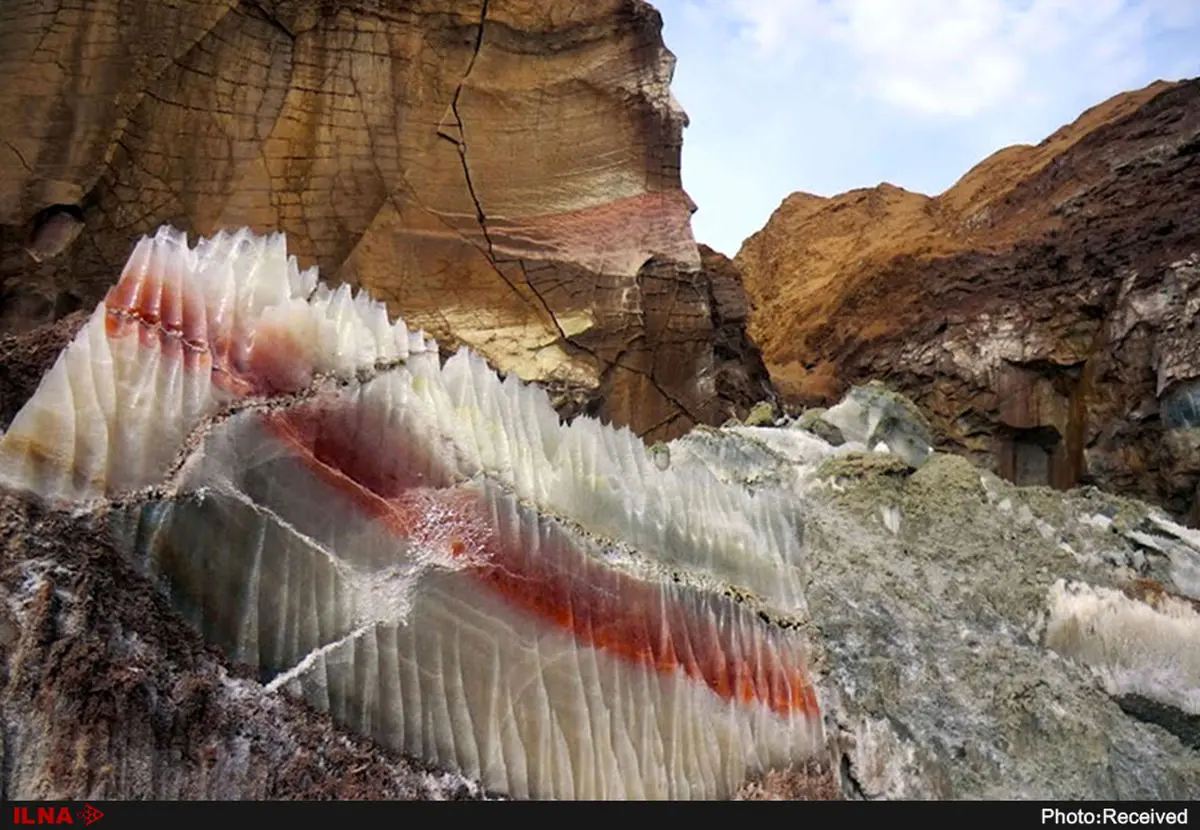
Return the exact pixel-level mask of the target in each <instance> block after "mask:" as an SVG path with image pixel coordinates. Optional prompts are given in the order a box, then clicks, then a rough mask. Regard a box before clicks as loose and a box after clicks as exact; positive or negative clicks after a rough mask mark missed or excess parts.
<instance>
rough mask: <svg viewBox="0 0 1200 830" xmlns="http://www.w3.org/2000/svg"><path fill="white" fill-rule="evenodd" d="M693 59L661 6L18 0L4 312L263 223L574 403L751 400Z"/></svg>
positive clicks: (50, 302)
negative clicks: (713, 233) (169, 233)
mask: <svg viewBox="0 0 1200 830" xmlns="http://www.w3.org/2000/svg"><path fill="white" fill-rule="evenodd" d="M673 66H674V58H673V56H672V55H671V54H670V52H668V51H667V49H666V48H665V47H664V45H663V42H662V39H661V19H660V17H659V15H658V13H657V12H656V11H655V10H654V9H653V8H652V7H651V6H649V5H648V4H646V3H644V2H641V0H602V2H594V3H573V4H564V3H559V2H552V1H551V0H537V2H517V1H516V0H473V2H449V0H422V1H421V2H418V3H406V4H399V5H397V4H389V3H381V2H376V0H361V1H358V2H355V0H338V2H331V3H321V4H314V3H300V2H291V1H290V0H262V2H248V1H247V2H235V1H234V0H187V2H177V3H154V4H147V3H144V2H136V1H135V0H103V2H99V3H93V4H89V5H88V6H87V8H86V10H85V8H84V7H82V6H79V5H72V4H53V3H52V4H45V3H36V2H15V3H6V4H5V5H4V7H3V8H2V9H0V107H2V108H3V109H4V110H5V111H8V112H13V113H18V114H19V115H17V117H13V118H7V119H5V120H4V122H3V124H0V299H2V305H0V332H15V331H19V330H25V329H28V328H31V327H33V326H35V325H37V324H39V323H43V322H49V321H53V320H56V319H59V318H60V317H62V316H64V315H66V314H69V313H71V312H72V311H75V310H78V309H81V308H82V309H88V308H91V307H92V306H93V305H94V304H95V303H96V302H97V301H98V300H99V299H100V298H101V296H102V295H103V293H104V291H105V290H106V289H107V286H108V284H109V281H110V280H111V277H112V274H113V273H115V272H116V271H117V270H119V268H120V266H121V263H122V262H124V260H125V258H126V257H127V256H128V254H129V241H130V239H133V238H136V236H137V235H138V234H140V233H145V232H150V231H152V230H153V229H154V228H156V227H158V226H159V225H161V224H164V223H167V222H170V223H172V224H174V225H176V226H177V227H180V228H182V229H184V230H186V231H189V232H191V233H193V234H198V235H211V234H212V233H214V232H215V231H217V230H218V229H221V228H236V227H241V226H244V225H245V226H250V227H253V228H255V229H257V230H259V231H266V230H280V231H284V232H286V233H287V234H288V237H289V239H290V240H291V244H292V249H293V251H294V252H295V253H297V254H298V255H299V257H300V260H301V262H302V263H303V264H304V265H314V264H315V265H318V266H319V267H320V268H321V272H322V274H323V275H324V276H325V278H326V279H327V280H329V281H331V282H333V283H336V282H345V283H349V284H351V285H355V286H363V287H366V288H368V289H369V290H370V291H371V293H372V295H373V296H375V297H377V298H379V299H381V300H384V301H386V302H387V304H388V306H389V309H390V311H391V313H392V314H393V315H397V314H398V315H402V316H403V317H404V318H405V319H406V320H407V321H408V322H409V324H410V325H412V326H413V327H414V328H423V329H425V330H426V331H427V332H429V333H430V334H431V335H433V336H435V337H437V338H438V340H439V342H441V343H442V344H443V346H444V347H446V348H448V349H453V348H455V347H456V346H458V345H468V346H471V347H472V348H473V349H475V350H476V351H477V352H479V353H480V354H482V355H484V356H485V357H486V358H487V359H488V360H489V362H490V363H491V364H492V365H493V366H494V367H496V368H497V369H498V370H500V371H503V372H514V373H516V374H517V375H519V376H520V377H522V378H524V379H526V380H537V381H540V382H543V383H545V384H547V385H548V386H549V387H551V388H553V389H556V390H557V398H556V402H557V403H558V405H559V407H560V410H561V411H563V412H564V413H565V414H568V415H573V414H577V413H579V412H587V413H589V414H593V415H597V416H599V417H602V418H605V419H606V420H610V421H613V422H615V423H618V424H622V425H629V426H630V427H631V428H632V429H634V430H635V431H636V432H638V433H639V434H641V435H645V436H646V437H648V438H650V439H651V440H659V439H667V438H670V437H673V436H675V435H678V434H680V433H682V432H683V431H685V430H686V429H688V428H689V427H690V426H692V425H693V424H696V423H721V422H722V421H724V420H726V419H727V418H729V417H731V416H733V417H742V416H744V415H745V412H746V411H747V409H748V408H749V407H750V406H752V405H753V404H754V403H755V402H756V401H757V400H759V399H760V398H761V397H762V396H763V394H764V392H763V391H762V390H763V388H764V386H765V387H766V389H767V390H768V392H767V393H765V394H769V390H770V382H769V379H768V378H767V376H766V373H765V371H764V369H763V368H762V366H761V362H760V361H759V359H758V356H757V351H756V350H755V349H754V347H753V346H752V345H751V344H750V343H749V341H748V340H746V339H745V337H744V325H743V324H742V323H741V322H737V323H733V322H730V321H732V320H733V319H734V317H728V316H722V312H721V307H728V306H729V304H728V303H726V302H725V296H726V295H728V294H729V293H730V291H733V292H734V293H736V292H737V291H740V287H737V286H731V285H729V284H727V281H725V280H724V276H723V275H724V274H725V273H729V272H728V270H726V271H723V272H722V274H718V275H715V276H714V275H713V274H711V273H710V271H709V270H707V269H705V268H703V267H702V263H701V255H700V252H699V250H698V249H697V246H696V244H695V241H694V240H693V237H692V234H691V230H690V226H689V217H690V214H691V211H692V207H693V206H692V203H691V201H690V200H689V198H688V197H687V195H686V194H685V193H684V192H683V190H682V189H681V185H680V177H679V156H680V146H681V141H682V129H683V125H684V124H685V122H686V116H685V114H684V113H683V111H682V110H681V109H680V108H679V106H678V105H677V103H676V102H675V101H674V99H673V98H672V97H671V94H670V90H669V82H670V78H671V73H672V71H673ZM84 79H86V83H85V82H84ZM732 273H736V271H734V272H732ZM735 304H736V303H735ZM735 316H736V315H735ZM731 327H732V328H733V329H736V330H737V332H741V335H740V336H735V337H734V338H733V339H734V340H736V341H738V345H737V348H736V349H734V350H733V351H730V350H729V349H728V348H726V347H725V345H723V344H724V343H725V341H728V340H729V339H730V338H729V337H728V334H729V330H730V328H731Z"/></svg>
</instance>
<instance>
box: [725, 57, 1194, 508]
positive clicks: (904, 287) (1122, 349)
mask: <svg viewBox="0 0 1200 830" xmlns="http://www.w3.org/2000/svg"><path fill="white" fill-rule="evenodd" d="M1198 252H1200V81H1187V82H1182V83H1178V84H1167V83H1161V82H1160V83H1156V84H1153V85H1151V86H1149V87H1147V88H1146V89H1143V90H1139V91H1137V92H1131V93H1127V94H1124V95H1119V96H1117V97H1115V98H1113V99H1111V100H1109V101H1107V102H1105V103H1103V104H1101V105H1099V106H1097V107H1095V108H1093V109H1091V110H1089V111H1087V112H1085V113H1084V114H1083V115H1082V116H1080V118H1079V119H1078V120H1077V121H1075V122H1074V123H1072V124H1071V125H1069V126H1067V127H1064V128H1063V129H1061V130H1059V131H1058V132H1056V133H1055V134H1054V135H1052V136H1050V137H1049V138H1047V139H1046V140H1045V141H1043V142H1042V143H1041V144H1039V145H1037V146H1034V147H1031V146H1016V147H1009V148H1007V149H1004V150H1001V151H1000V152H998V153H996V154H995V155H993V156H991V157H990V158H988V159H987V160H985V161H984V162H982V163H981V164H979V165H978V166H977V167H975V168H974V169H973V170H971V171H970V172H969V173H967V175H965V176H964V177H963V178H962V179H961V180H960V181H959V182H958V183H957V184H956V185H955V186H954V187H952V188H951V189H950V190H948V191H946V192H945V193H943V194H941V195H940V196H937V197H928V196H924V195H921V194H917V193H910V192H907V191H905V190H902V189H900V188H897V187H894V186H892V185H888V184H883V185H880V186H879V187H876V188H873V189H867V190H856V191H852V192H850V193H846V194H843V195H841V196H836V197H833V198H822V197H818V196H813V195H809V194H804V193H796V194H793V195H792V196H790V197H788V198H787V199H786V200H785V201H784V202H783V204H782V205H781V206H780V207H779V209H778V210H777V211H776V212H775V214H774V215H773V216H772V218H771V220H770V221H769V222H768V224H767V226H766V227H765V228H764V229H763V230H762V231H760V232H759V233H757V234H755V235H754V236H752V237H751V238H749V239H748V240H747V241H746V243H745V245H744V246H743V248H742V250H741V251H740V252H739V254H738V256H737V257H736V261H737V263H738V264H739V265H740V266H741V268H742V269H743V272H744V274H745V279H746V286H747V290H748V291H749V293H750V294H751V297H752V299H753V301H754V303H755V305H756V307H757V314H756V315H753V316H752V317H751V334H752V336H754V337H755V339H756V340H757V341H758V342H759V343H760V344H761V345H762V348H763V353H764V357H765V359H766V362H767V365H768V367H769V368H770V370H771V372H772V375H773V377H774V379H775V381H776V382H777V384H779V386H780V388H781V392H782V394H783V395H784V396H785V398H786V399H787V400H789V401H791V402H792V403H793V404H801V405H810V404H824V403H828V402H830V401H832V400H835V399H836V398H837V397H838V396H839V395H840V394H841V392H842V391H844V389H845V388H846V387H847V386H848V385H850V384H854V383H857V382H859V381H861V380H862V379H864V378H868V377H873V378H882V379H885V380H887V381H888V382H889V383H890V384H892V385H894V386H896V387H898V388H899V389H901V390H903V391H905V392H907V393H909V394H911V395H912V396H913V397H914V398H915V399H916V400H917V401H918V402H919V403H920V404H921V405H922V406H923V407H924V408H925V409H926V411H927V412H928V413H929V415H930V417H931V419H932V420H933V422H934V427H935V429H936V431H937V432H938V433H939V436H940V441H941V446H942V447H943V448H945V449H949V450H954V451H957V452H962V453H966V454H967V455H969V456H970V457H972V458H974V459H975V460H977V461H979V462H981V463H983V464H985V465H987V466H989V467H991V468H992V469H995V470H997V471H998V472H1000V473H1001V474H1002V475H1004V476H1005V477H1007V478H1009V479H1012V480H1015V481H1017V482H1019V483H1024V484H1051V485H1055V486H1060V487H1065V486H1071V485H1075V484H1079V483H1096V484H1099V485H1102V486H1104V487H1106V488H1111V489H1114V490H1118V491H1120V492H1123V493H1131V494H1137V495H1139V496H1141V497H1144V498H1148V499H1150V500H1152V501H1157V502H1159V503H1161V504H1164V505H1166V506H1167V507H1168V508H1169V509H1170V510H1172V511H1173V512H1174V513H1175V514H1176V515H1186V514H1188V513H1189V511H1190V512H1192V515H1193V518H1196V517H1197V513H1196V503H1195V499H1194V494H1195V491H1196V484H1197V481H1198V480H1200V452H1198V451H1197V450H1198V448H1200V432H1197V430H1196V426H1197V425H1198V424H1200V418H1198V417H1197V408H1196V406H1195V403H1194V398H1195V381H1196V379H1197V378H1198V377H1200V364H1198V363H1197V362H1196V360H1195V355H1196V354H1197V350H1198V349H1200V335H1198V334H1197V333H1196V331H1195V329H1194V328H1193V325H1192V323H1193V318H1194V317H1195V314H1196V310H1197V308H1198V306H1197V299H1196V298H1197V293H1196V292H1197V290H1198V288H1200V285H1197V280H1198V279H1200V269H1198V264H1197V261H1196V260H1195V259H1190V258H1191V257H1193V255H1195V254H1197V253H1198Z"/></svg>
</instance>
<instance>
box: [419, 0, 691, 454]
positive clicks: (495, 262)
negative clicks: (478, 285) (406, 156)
mask: <svg viewBox="0 0 1200 830" xmlns="http://www.w3.org/2000/svg"><path fill="white" fill-rule="evenodd" d="M488 2H489V0H484V1H483V6H482V8H481V9H480V16H479V31H478V33H477V34H476V36H475V46H474V52H473V53H472V55H471V59H470V61H469V62H468V63H467V69H466V71H465V72H464V73H463V76H462V79H461V80H459V82H458V86H457V87H456V88H455V90H454V97H453V98H452V99H451V101H450V111H451V112H452V113H453V114H454V122H455V127H456V128H457V131H458V135H457V136H451V135H447V134H446V133H444V132H439V133H438V136H439V137H440V138H443V139H445V140H447V141H450V142H451V143H453V144H454V145H455V146H456V148H457V149H458V155H459V159H460V161H461V163H462V170H463V179H464V181H465V183H466V186H467V193H468V194H469V195H470V197H471V202H472V203H473V205H474V207H475V220H476V222H477V223H478V224H479V230H480V233H481V234H482V235H483V240H484V247H485V248H486V250H485V251H484V253H485V255H486V256H487V259H488V262H489V264H490V265H491V267H492V269H493V270H494V271H495V272H496V273H497V274H498V275H499V276H500V278H501V279H502V280H504V282H505V284H506V285H508V287H509V288H510V289H512V291H513V292H514V293H515V294H516V295H517V296H518V297H521V298H522V299H523V300H524V301H525V302H526V303H529V304H530V305H531V306H534V307H536V310H538V311H540V312H541V313H543V314H544V315H545V317H546V318H547V320H548V321H549V323H550V324H551V325H552V326H553V327H554V331H555V333H556V334H557V335H558V338H559V340H560V341H561V342H562V343H564V344H566V345H567V346H570V347H571V348H574V349H578V350H579V351H581V352H583V353H584V354H586V355H588V356H589V357H591V358H592V359H593V360H594V361H596V362H597V363H598V364H600V365H602V366H604V365H607V366H608V369H606V370H605V371H606V372H608V371H609V370H611V369H612V368H621V369H624V370H626V371H628V372H632V373H634V374H637V375H641V376H642V377H644V378H646V380H648V381H649V382H650V385H651V386H653V387H654V389H655V391H657V392H658V394H660V395H661V396H662V397H663V399H664V400H666V401H667V402H669V403H670V404H671V405H672V406H674V407H675V408H676V409H678V410H679V411H678V413H674V414H672V415H670V416H668V417H667V418H666V419H665V420H664V421H663V422H662V423H671V422H673V421H674V420H676V419H677V418H678V417H680V416H683V417H687V418H688V419H690V420H691V421H693V422H695V423H700V422H702V420H703V419H701V418H698V417H697V416H696V415H695V414H694V413H692V412H691V411H690V410H689V409H688V408H687V406H685V405H684V404H683V402H682V401H680V400H679V399H678V398H676V397H675V396H673V395H672V394H671V393H670V392H668V391H667V390H666V389H664V388H663V386H662V385H661V384H660V383H659V382H658V381H657V380H655V379H654V377H653V376H652V375H651V374H650V373H649V372H647V371H644V370H642V369H638V368H636V367H633V366H629V365H626V364H622V363H620V362H619V360H618V361H608V360H605V359H604V358H602V357H601V356H600V355H599V354H597V353H596V351H595V350H594V349H591V348H589V347H588V346H586V345H584V344H583V343H580V342H579V341H578V340H576V339H575V338H573V337H571V336H570V335H569V334H567V332H566V330H564V329H563V327H562V324H561V323H560V322H559V320H558V317H557V316H556V315H555V313H554V311H553V309H551V307H550V303H549V302H548V301H547V300H546V298H545V297H544V296H543V295H542V293H541V292H540V291H539V290H538V289H537V287H536V286H535V285H534V284H533V281H532V280H531V279H530V278H529V272H528V270H527V268H526V265H525V262H524V260H521V259H513V260H509V259H501V258H500V257H499V256H498V255H497V254H496V247H495V243H494V241H493V239H492V234H491V230H490V228H489V226H488V217H487V212H486V211H485V210H484V208H483V202H482V200H481V199H480V198H479V192H478V191H477V190H476V188H475V182H474V179H473V178H472V176H471V165H470V161H469V157H468V152H469V151H468V142H467V131H466V125H465V122H464V121H463V117H462V112H461V110H460V109H459V103H460V99H461V97H462V92H463V88H464V86H465V85H466V82H467V79H468V78H470V76H471V72H472V71H473V70H474V68H475V62H476V60H477V59H478V57H479V53H480V52H481V51H482V49H483V37H484V30H485V26H486V24H487V13H488ZM510 263H513V264H516V266H517V267H518V268H520V269H521V276H522V277H523V278H524V281H525V286H526V287H527V288H528V289H529V293H530V294H532V295H533V297H534V299H535V300H536V304H535V303H531V302H530V301H529V298H528V296H526V294H525V292H523V291H521V290H520V288H519V287H518V286H517V285H516V284H515V283H514V282H513V281H512V280H511V279H510V278H509V276H508V275H507V274H506V273H504V269H503V268H502V267H501V266H502V265H504V264H510ZM601 391H603V390H601ZM661 426H662V424H661V423H660V424H656V425H654V426H652V427H650V428H649V429H648V430H646V431H645V433H643V434H648V433H649V432H652V431H654V430H655V429H659V428H661Z"/></svg>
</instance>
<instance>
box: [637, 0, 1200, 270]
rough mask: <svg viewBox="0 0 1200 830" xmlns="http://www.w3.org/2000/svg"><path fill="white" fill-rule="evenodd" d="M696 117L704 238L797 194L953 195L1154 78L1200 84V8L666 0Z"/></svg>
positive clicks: (735, 240)
mask: <svg viewBox="0 0 1200 830" xmlns="http://www.w3.org/2000/svg"><path fill="white" fill-rule="evenodd" d="M652 2H653V3H654V5H655V6H656V7H658V9H659V10H660V11H661V12H662V16H663V23H664V26H663V37H664V39H665V40H666V43H667V46H668V47H669V48H670V49H671V51H672V52H674V53H675V55H676V56H677V57H678V65H677V66H676V69H675V80H674V83H673V84H672V90H673V91H674V94H675V97H676V98H677V99H678V100H679V102H680V103H681V104H682V105H683V108H684V109H685V110H687V113H688V116H689V117H690V119H691V126H690V127H688V129H687V130H686V131H685V132H684V150H683V184H684V187H685V188H686V189H687V191H688V193H689V194H690V195H691V197H692V199H693V200H694V201H695V202H696V203H697V205H698V206H699V210H698V211H697V212H696V214H695V216H694V217H693V220H692V221H693V228H694V230H695V233H696V238H697V239H698V240H699V241H701V242H705V243H707V244H709V245H711V246H712V247H714V248H716V249H717V250H719V251H722V252H724V253H726V254H728V255H730V256H733V255H734V254H736V253H737V250H738V248H739V247H740V246H741V243H742V240H743V239H744V238H745V237H747V236H749V235H750V234H751V233H754V232H755V231H756V230H758V229H759V228H761V227H762V226H763V225H764V224H765V223H766V221H767V219H768V218H769V217H770V215H771V212H772V211H773V210H775V208H776V207H778V206H779V203H780V201H782V200H783V198H784V197H785V196H787V195H788V194H789V193H792V192H794V191H797V190H803V191H807V192H809V193H818V194H821V195H824V196H830V195H833V194H836V193H841V192H844V191H846V190H850V189H853V188H856V187H872V186H874V185H876V184H879V183H880V182H882V181H887V182H891V183H892V184H895V185H898V186H900V187H904V188H907V189H909V190H916V191H920V192H922V193H929V194H936V193H940V192H941V191H943V190H945V189H946V188H947V187H949V186H950V185H952V184H953V183H954V182H955V180H957V179H958V178H959V176H961V175H962V174H963V173H965V172H966V171H967V170H968V169H970V168H971V167H972V166H973V165H974V164H976V163H977V162H979V161H981V160H982V159H983V158H984V157H986V156H988V155H989V154H991V153H992V152H994V151H996V150H998V149H1000V148H1001V147H1004V146H1007V145H1009V144H1015V143H1031V144H1033V143H1037V142H1038V141H1041V140H1042V139H1043V138H1045V137H1046V136H1047V135H1049V134H1050V133H1051V132H1053V131H1054V130H1056V129H1057V128H1058V127H1060V126H1062V125H1063V124H1066V123H1068V122H1070V121H1073V120H1074V119H1075V118H1076V117H1077V116H1078V115H1079V114H1080V113H1081V112H1082V111H1083V110H1085V109H1087V108H1088V107H1090V106H1092V105H1093V104H1097V103H1099V102H1100V101H1103V100H1104V99H1105V98H1108V97H1110V96H1111V95H1114V94H1116V93H1118V92H1121V91H1124V90H1127V89H1137V88H1139V87H1143V86H1145V85H1146V84H1148V83H1150V82H1151V81H1153V80H1155V79H1158V78H1164V79H1170V80H1174V79H1179V78H1185V77H1195V76H1198V75H1200V0H652Z"/></svg>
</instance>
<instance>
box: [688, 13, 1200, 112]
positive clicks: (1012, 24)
mask: <svg viewBox="0 0 1200 830" xmlns="http://www.w3.org/2000/svg"><path fill="white" fill-rule="evenodd" d="M1181 7H1182V8H1181ZM1198 7H1200V4H1197V3H1195V2H1192V0H1144V1H1143V2H1136V0H715V2H710V3H709V4H708V10H709V11H710V13H711V12H715V13H717V14H725V15H728V16H730V17H731V18H732V19H733V20H734V21H735V23H736V24H737V25H739V26H740V27H741V31H742V36H743V37H744V38H747V39H749V40H750V41H751V42H752V43H753V44H754V46H755V47H756V49H757V56H758V57H759V58H760V59H762V60H764V61H770V62H778V61H784V62H789V63H790V62H794V61H796V60H797V59H799V58H801V57H803V56H805V55H806V54H808V53H811V52H812V51H813V50H814V49H816V48H820V47H822V46H824V47H826V48H828V47H830V46H833V47H837V48H840V49H842V50H844V51H845V52H846V53H847V55H848V56H850V57H851V58H852V59H853V61H854V66H855V74H856V78H857V81H858V86H859V89H860V90H861V91H862V92H863V93H864V94H867V95H870V96H874V97H876V98H879V99H881V100H883V101H885V102H887V103H889V104H892V105H894V106H896V107H899V108H901V109H905V110H909V111H912V112H915V113H919V114H923V115H932V116H950V117H960V118H969V117H972V116H975V115H978V114H980V113H982V112H986V111H988V110H994V109H997V108H1001V107H1005V106H1008V105H1012V104H1015V103H1020V102H1021V101H1023V100H1026V101H1028V100H1031V99H1034V98H1036V97H1037V95H1038V92H1039V87H1040V86H1041V85H1042V84H1043V83H1044V77H1043V76H1044V70H1045V65H1046V64H1048V63H1052V64H1059V65H1061V64H1066V65H1067V66H1068V67H1069V68H1070V70H1071V71H1072V72H1073V73H1075V74H1076V76H1077V82H1078V83H1080V84H1083V85H1088V84H1093V83H1094V84H1097V85H1098V86H1103V87H1105V88H1107V87H1109V86H1111V85H1112V84H1113V83H1116V84H1117V85H1118V86H1119V85H1120V84H1121V83H1122V82H1123V80H1124V77H1126V76H1128V77H1133V76H1134V75H1136V73H1137V72H1138V71H1139V70H1140V69H1141V68H1142V66H1143V65H1144V63H1145V48H1146V43H1145V35H1146V32H1147V31H1148V30H1149V29H1150V28H1152V27H1160V28H1161V27H1166V28H1183V27H1186V26H1189V25H1192V24H1193V23H1194V22H1195V21H1196V19H1197V17H1200V11H1198Z"/></svg>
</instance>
